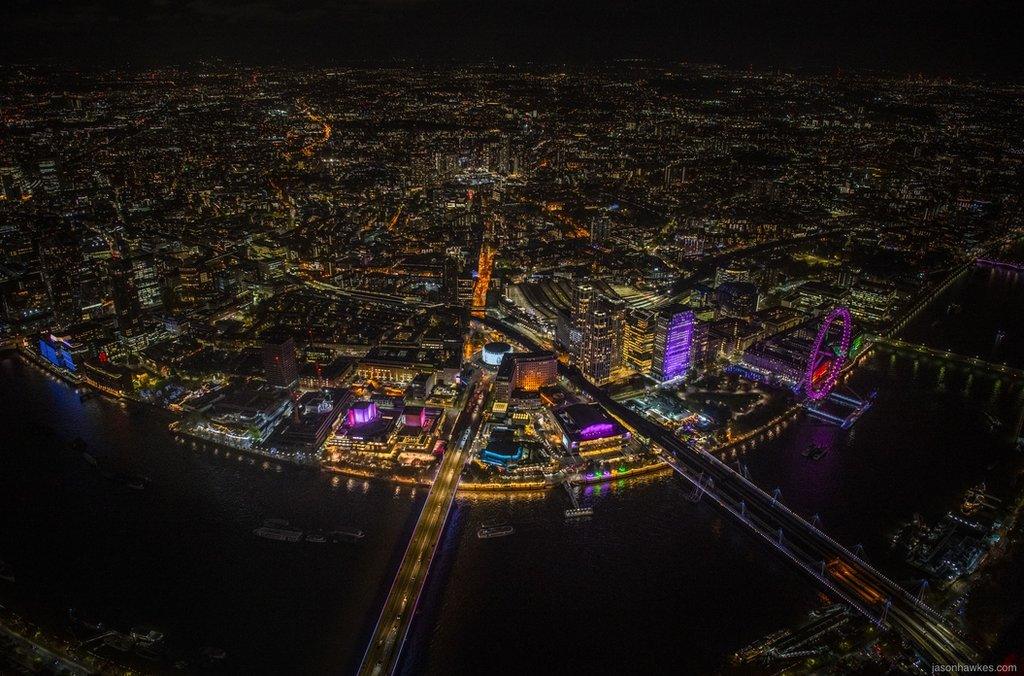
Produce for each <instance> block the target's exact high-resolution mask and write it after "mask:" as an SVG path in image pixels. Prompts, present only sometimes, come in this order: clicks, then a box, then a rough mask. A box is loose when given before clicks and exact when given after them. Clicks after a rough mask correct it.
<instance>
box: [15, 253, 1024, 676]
mask: <svg viewBox="0 0 1024 676" xmlns="http://www.w3.org/2000/svg"><path fill="white" fill-rule="evenodd" d="M1022 318H1024V283H1022V281H1021V276H1020V275H1011V274H1008V273H1004V272H999V271H992V270H984V269H977V270H972V271H970V272H969V273H968V274H967V275H966V276H965V277H964V278H963V279H962V280H960V281H959V282H957V283H956V284H955V285H954V286H953V287H952V288H951V289H950V290H949V291H948V292H947V293H946V294H945V295H944V296H943V297H942V298H940V299H938V300H937V301H936V303H934V304H933V305H932V306H931V307H930V308H929V310H927V311H926V312H924V313H923V314H922V316H921V317H919V318H918V320H917V321H916V322H915V323H914V324H912V325H911V326H910V327H908V329H907V331H906V332H905V333H904V334H903V336H904V337H905V338H906V339H908V340H912V341H919V342H924V343H926V344H929V345H932V346H935V347H941V348H944V349H946V348H948V349H953V350H956V351H958V352H961V353H963V354H970V355H981V356H982V357H984V358H987V359H995V360H996V361H1004V360H1005V361H1008V362H1009V363H1011V364H1013V365H1017V366H1024V363H1021V362H1024V349H1022V345H1024V319H1022ZM999 330H1002V331H1003V332H1004V336H1003V338H1002V339H1001V340H999V341H998V342H997V341H996V331H999ZM850 386H851V387H852V388H853V390H854V391H856V392H857V393H860V394H867V393H868V392H877V396H876V401H875V404H874V406H873V407H872V408H871V409H870V410H869V411H868V412H867V413H866V414H865V415H864V417H863V418H862V419H861V420H860V421H859V422H858V423H857V424H856V425H855V426H854V427H853V428H852V429H851V430H847V431H840V430H838V429H836V428H834V427H829V426H824V425H820V424H816V423H814V422H812V421H801V422H799V423H796V424H794V425H793V426H791V427H789V428H788V429H786V430H785V431H784V432H783V433H782V434H780V435H779V436H778V437H777V438H776V439H772V440H769V441H767V442H765V443H763V444H761V445H759V446H758V447H757V448H755V449H753V450H751V451H748V452H746V454H745V455H743V456H741V458H740V460H741V461H742V462H743V463H745V464H746V465H747V466H748V467H749V470H750V473H751V477H752V478H753V479H754V480H755V481H756V482H757V483H759V484H760V485H761V486H762V487H763V488H765V489H766V490H772V489H774V488H776V487H777V488H779V489H780V490H781V495H782V499H783V501H784V502H786V503H787V504H788V505H789V506H790V507H791V508H793V509H794V510H795V511H797V512H799V513H802V514H805V515H807V516H808V517H810V516H811V515H813V514H818V515H820V517H821V519H822V522H823V524H824V527H825V529H826V530H828V531H829V532H830V533H831V534H832V535H834V536H835V537H837V539H839V540H841V541H842V542H844V543H847V544H849V545H851V546H852V545H855V544H857V543H862V544H863V545H864V547H865V551H866V553H867V556H868V558H869V559H870V560H872V561H874V562H876V563H878V564H880V565H882V566H883V568H885V569H887V570H889V571H890V572H892V573H893V575H894V577H895V578H896V579H907V580H909V579H911V578H912V577H913V575H912V572H911V571H909V570H906V569H904V568H903V566H902V564H901V562H899V561H898V560H893V557H892V556H891V555H890V553H889V550H888V546H887V543H886V536H887V535H888V534H889V533H890V532H891V531H892V529H893V528H894V527H895V526H896V525H897V524H898V523H899V522H901V521H903V520H906V519H907V518H909V517H911V516H912V515H913V514H914V513H920V514H921V515H922V516H923V517H925V518H926V519H927V520H929V521H932V520H934V519H936V518H937V517H939V516H940V515H941V514H942V513H944V512H945V511H946V510H948V509H951V508H953V507H954V506H955V505H956V503H957V501H958V499H959V497H960V496H961V494H962V492H963V490H964V489H966V488H967V487H969V486H971V485H974V484H976V483H978V482H979V481H985V482H986V483H987V485H988V486H989V488H990V489H992V490H993V491H996V492H997V493H1002V494H1006V493H1007V492H1008V491H1010V490H1011V489H1012V488H1013V486H1014V485H1015V482H1016V481H1017V477H1018V472H1019V469H1020V460H1021V454H1020V453H1018V452H1017V451H1016V450H1015V449H1014V448H1013V445H1012V444H1011V443H1010V442H1009V440H1008V439H1009V437H1010V436H1011V433H1012V431H1013V429H1014V428H1015V427H1016V425H1017V424H1018V421H1019V416H1020V412H1021V407H1022V404H1024V399H1022V398H1021V385H1020V384H1011V383H1009V382H1004V383H998V382H997V381H995V380H994V379H992V378H990V377H988V376H985V375H981V374H977V375H974V376H971V375H969V374H968V373H967V372H965V371H963V370H961V369H959V368H958V367H955V366H946V367H943V365H942V364H940V363H936V362H931V361H927V360H923V359H917V360H915V358H913V357H911V356H907V355H903V354H893V353H890V352H887V351H884V350H878V351H876V352H875V353H874V354H872V355H871V356H870V357H869V358H867V359H866V360H865V361H864V363H863V366H862V367H861V368H860V369H859V370H858V371H857V373H856V374H855V376H854V377H853V378H852V379H851V380H850ZM0 418H2V424H3V428H4V430H5V434H4V443H3V448H2V451H0V456H2V458H0V462H2V467H3V470H2V471H0V558H2V559H4V560H5V561H7V562H8V563H9V564H10V565H11V566H12V568H13V570H14V572H15V575H16V578H17V580H16V583H14V584H9V583H5V582H0V603H4V604H5V605H10V606H11V607H13V608H15V609H18V610H20V611H22V612H23V613H24V614H26V615H27V616H29V617H30V618H32V619H33V620H35V621H37V622H38V623H39V624H41V625H43V626H44V627H52V628H55V629H58V630H59V629H61V628H62V627H64V626H66V624H67V621H66V617H67V610H68V609H69V608H71V607H74V608H78V609H82V610H83V611H87V612H88V613H89V614H90V615H92V616H96V617H99V618H101V619H103V620H104V621H106V622H107V623H108V624H112V625H114V626H116V627H117V628H120V629H123V630H127V629H128V628H130V627H132V626H137V625H146V626H152V627H156V628H158V629H160V630H162V631H163V632H164V633H165V634H166V635H167V637H168V642H169V644H170V645H171V646H172V647H173V649H174V652H175V655H176V656H177V657H180V658H182V659H186V660H193V659H194V656H195V655H196V654H198V652H199V650H200V649H201V648H202V647H204V646H216V647H219V648H223V649H224V650H226V651H227V653H228V658H227V660H225V662H224V664H223V669H224V670H225V671H228V672H234V673H344V672H351V671H352V670H354V668H355V667H356V666H357V664H358V662H359V658H360V657H361V655H362V650H363V647H364V644H365V641H366V639H367V637H368V636H369V634H370V632H371V631H372V628H373V624H374V621H375V620H376V614H377V612H378V610H379V606H380V604H381V603H382V601H383V598H384V595H385V593H386V590H387V587H388V585H389V584H390V577H391V575H392V573H393V571H394V569H395V567H396V566H397V563H398V561H399V558H400V556H401V553H402V549H403V547H404V543H405V539H406V538H407V537H408V535H409V533H410V532H411V529H412V526H413V518H414V514H415V509H416V507H417V506H418V505H419V504H420V502H421V501H422V499H423V497H424V495H425V492H424V491H423V489H420V490H419V491H418V492H414V491H412V490H410V489H408V488H402V489H396V488H395V487H394V486H391V485H388V484H384V483H375V482H363V481H361V480H349V479H347V478H344V477H334V476H331V475H328V474H322V473H317V472H314V471H308V470H300V469H294V468H287V467H280V468H278V467H276V466H274V465H272V464H265V463H264V462H263V461H261V460H250V459H249V458H245V457H243V458H239V457H238V456H237V455H233V454H232V455H231V457H225V455H224V452H223V451H220V452H218V453H216V454H215V453H214V452H213V451H212V450H210V449H205V450H204V449H202V448H198V449H193V448H192V447H191V445H190V444H180V443H178V442H176V440H175V439H174V438H173V437H172V436H171V435H170V434H169V433H168V432H167V430H166V425H167V422H168V421H169V420H170V418H169V416H168V415H166V414H164V413H162V412H160V411H156V410H150V409H147V408H142V407H138V408H136V407H130V408H129V407H125V406H124V405H122V404H120V403H116V402H112V401H109V400H106V399H103V398H99V397H91V398H88V399H87V400H86V401H81V400H80V397H79V395H78V393H76V392H75V391H74V390H73V389H72V388H69V387H68V386H66V385H64V384H62V383H60V382H57V381H56V380H53V379H52V378H50V377H49V376H47V375H45V374H43V373H42V372H40V371H38V370H37V369H35V368H34V367H32V366H29V365H26V364H24V363H23V362H21V361H20V360H19V359H17V358H15V357H13V356H7V357H4V358H3V359H2V362H0ZM993 420H995V421H996V422H995V423H993ZM76 436H80V437H82V438H83V439H84V440H85V442H86V444H87V445H88V451H89V453H91V454H92V455H94V456H96V457H97V458H98V459H100V460H102V461H103V464H104V465H105V466H111V467H117V468H118V469H119V470H120V471H124V472H131V473H137V474H144V475H146V476H147V477H149V478H150V479H151V484H150V485H149V486H148V487H147V488H146V489H145V490H142V491H136V490H131V489H129V488H127V487H125V486H123V485H120V484H118V483H116V482H112V481H111V480H109V479H108V478H106V477H104V476H103V473H102V472H100V471H98V470H97V469H96V468H95V467H93V466H91V465H90V464H89V463H88V462H86V460H85V459H84V458H83V456H82V454H81V453H80V452H78V451H74V450H72V449H71V445H70V444H71V441H72V440H73V439H74V438H75V437H76ZM812 441H813V442H815V443H818V444H822V445H826V446H827V447H828V449H829V450H828V452H827V453H826V454H825V456H824V457H822V458H821V459H819V460H811V459H808V458H805V457H804V456H803V454H802V452H803V450H804V449H805V448H806V447H807V445H808V444H809V443H811V442H812ZM689 496H690V490H689V489H688V488H687V486H686V485H684V484H683V483H681V482H679V481H678V480H677V479H675V478H674V477H673V476H669V475H666V476H655V477H648V478H643V479H638V480H635V481H632V482H628V483H627V482H619V483H613V484H607V485H601V486H594V487H590V488H588V489H586V491H585V493H584V495H583V500H584V502H586V503H588V504H591V505H593V506H594V510H595V514H594V517H593V518H592V519H591V520H590V521H587V522H582V523H575V524H567V523H566V522H565V520H564V518H563V517H562V511H563V510H564V509H565V507H567V506H568V502H569V501H568V497H567V496H566V495H565V493H564V492H561V491H553V492H550V493H547V494H541V495H537V496H529V495H516V496H514V497H507V496H491V497H484V496H469V497H460V498H459V499H458V500H457V503H456V507H455V509H454V511H453V518H452V522H451V524H450V525H449V528H448V529H447V531H446V534H445V536H444V540H443V544H442V548H441V550H440V552H439V554H438V557H437V558H436V559H435V562H434V568H432V570H431V574H430V577H429V578H428V580H427V586H426V589H425V592H424V602H423V603H422V604H421V607H420V611H419V613H418V615H417V617H416V619H415V621H414V624H413V628H412V633H411V640H410V642H409V644H408V646H407V649H406V650H407V652H406V654H405V657H404V659H403V662H402V670H403V671H404V672H405V673H423V672H426V673H433V674H446V673H476V672H480V671H483V670H487V671H499V672H500V671H513V670H531V671H533V670H536V669H537V667H538V665H541V664H542V665H543V667H544V670H545V671H558V670H572V671H574V672H576V671H580V670H587V669H601V670H602V671H637V670H656V669H659V668H660V669H664V668H665V667H664V665H668V664H674V665H681V664H684V665H688V666H689V668H690V670H692V671H694V672H698V673H700V672H706V671H709V670H715V669H716V668H718V667H721V666H723V665H724V664H725V661H726V659H727V657H728V655H729V654H730V653H731V652H733V651H735V650H737V649H739V648H741V647H743V645H745V644H746V643H748V642H750V641H752V640H754V639H756V638H757V637H759V636H760V635H763V634H764V633H766V632H769V631H772V630H774V629H777V628H779V627H781V626H784V625H787V624H790V623H792V622H794V621H797V620H798V619H800V618H801V617H802V616H803V615H804V614H805V613H806V612H807V611H808V610H810V609H812V608H814V607H815V606H816V605H817V604H819V603H820V599H819V597H818V594H817V593H816V592H815V590H814V589H813V588H812V587H811V586H810V585H809V584H808V583H807V581H806V580H805V579H804V578H803V577H801V576H800V575H798V574H797V573H795V572H794V571H793V570H792V569H791V568H790V567H789V566H788V565H787V564H786V563H785V562H783V561H782V560H781V559H779V558H778V557H776V555H774V554H773V553H772V552H770V551H769V550H767V549H766V548H764V547H763V546H762V545H760V544H757V543H755V542H754V541H753V540H751V539H750V538H749V536H748V535H747V533H746V532H745V531H743V530H741V529H740V528H738V527H736V526H735V525H733V524H732V523H730V522H729V521H728V520H727V519H726V518H725V517H723V516H722V515H720V514H719V513H717V512H716V511H715V510H714V509H712V508H711V507H710V506H709V505H707V504H704V503H696V504H695V503H694V502H692V501H691V500H690V499H689ZM268 518H282V519H287V520H288V521H290V522H291V523H293V524H294V525H296V526H298V527H301V528H303V529H307V530H308V529H315V528H321V529H325V530H333V529H337V528H359V529H362V530H363V531H365V532H366V537H365V539H364V540H363V541H361V542H358V543H353V544H345V545H312V544H297V545H292V544H287V543H277V542H270V541H265V540H260V539H259V538H256V537H254V536H253V535H252V529H253V528H255V527H256V526H258V525H260V523H262V521H264V520H265V519H268ZM492 520H503V521H508V522H509V523H511V524H513V525H514V526H515V529H516V532H515V533H514V534H513V535H511V536H509V537H504V538H496V539H485V540H481V539H478V538H477V537H476V529H477V527H478V526H479V524H480V523H483V522H487V521H492ZM155 667H156V668H158V669H161V670H165V671H170V670H172V669H173V667H172V666H171V663H170V662H169V661H168V662H165V663H157V664H156V665H155Z"/></svg>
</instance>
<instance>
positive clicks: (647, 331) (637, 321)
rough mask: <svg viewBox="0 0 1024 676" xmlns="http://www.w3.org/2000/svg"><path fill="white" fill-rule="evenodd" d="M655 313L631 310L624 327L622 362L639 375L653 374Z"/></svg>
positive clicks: (627, 314)
mask: <svg viewBox="0 0 1024 676" xmlns="http://www.w3.org/2000/svg"><path fill="white" fill-rule="evenodd" d="M655 325H656V322H655V316H654V313H652V312H649V311H646V310H630V311H628V312H627V313H626V317H625V321H624V322H623V326H622V362H623V364H625V365H626V366H628V367H629V368H631V369H634V370H636V371H637V372H638V373H643V374H649V373H650V372H651V360H652V358H653V355H654V328H655Z"/></svg>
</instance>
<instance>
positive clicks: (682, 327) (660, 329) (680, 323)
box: [651, 307, 696, 381]
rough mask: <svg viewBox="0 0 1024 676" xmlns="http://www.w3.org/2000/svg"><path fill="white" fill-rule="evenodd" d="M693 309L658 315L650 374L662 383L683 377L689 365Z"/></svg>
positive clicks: (671, 311) (672, 309) (680, 309)
mask: <svg viewBox="0 0 1024 676" xmlns="http://www.w3.org/2000/svg"><path fill="white" fill-rule="evenodd" d="M695 323H696V319H695V318H694V315H693V310H686V309H683V308H680V307H674V308H670V309H668V310H666V311H665V312H662V313H661V314H659V315H658V320H657V328H656V329H655V333H654V355H653V359H652V365H651V374H652V375H653V376H654V377H655V378H657V379H658V380H661V381H665V380H671V379H673V378H678V377H680V376H683V375H686V372H687V371H688V370H689V369H690V366H691V364H692V361H693V360H692V357H693V355H692V351H693V334H694V325H695Z"/></svg>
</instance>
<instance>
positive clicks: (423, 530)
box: [359, 378, 490, 676]
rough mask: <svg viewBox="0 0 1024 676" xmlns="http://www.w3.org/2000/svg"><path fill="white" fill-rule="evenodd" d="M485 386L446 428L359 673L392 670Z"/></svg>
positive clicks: (443, 521)
mask: <svg viewBox="0 0 1024 676" xmlns="http://www.w3.org/2000/svg"><path fill="white" fill-rule="evenodd" d="M489 386H490V379H489V378H480V380H479V381H478V382H477V384H476V387H475V388H474V390H473V393H472V394H471V395H470V397H469V399H468V400H467V404H466V406H465V407H464V408H463V409H462V413H461V414H460V415H459V418H458V419H457V420H456V423H455V425H454V426H453V427H452V433H451V440H452V443H451V444H450V445H449V448H448V451H447V452H446V453H445V454H444V457H443V458H442V459H441V464H440V466H439V467H438V468H437V473H436V474H435V475H434V482H433V484H432V485H431V487H430V492H429V493H428V494H427V499H426V500H425V501H424V502H423V506H422V507H421V509H420V515H419V518H418V519H417V520H416V527H415V529H414V530H413V533H412V537H411V538H410V539H409V544H408V546H407V547H406V549H405V555H404V556H403V557H402V563H401V564H400V565H399V567H398V573H397V574H396V575H395V579H394V581H393V582H392V584H391V590H390V591H389V592H388V597H387V600H386V601H385V602H384V607H383V608H382V609H381V613H380V618H379V619H378V620H377V625H376V627H374V630H373V636H372V637H371V638H370V643H369V646H367V648H366V653H365V654H364V655H363V661H362V664H361V666H360V667H359V673H360V674H361V675H364V676H370V675H372V676H378V675H379V674H388V675H390V674H393V673H395V671H396V669H397V668H398V662H399V658H400V657H401V655H402V648H403V647H404V646H405V641H406V638H407V637H408V635H409V627H410V626H411V624H412V619H413V616H414V615H415V614H416V607H417V606H418V604H419V600H420V595H421V594H422V592H423V585H424V582H425V581H426V578H427V573H428V572H429V570H430V564H431V563H432V562H433V560H434V553H435V552H436V551H437V547H438V545H439V544H440V542H441V535H442V534H443V533H444V529H445V524H446V523H447V522H448V515H449V513H450V512H451V508H452V503H453V501H454V499H455V493H456V492H457V491H458V487H459V480H460V477H461V476H462V469H463V467H464V466H465V464H466V462H467V461H468V460H469V458H470V456H471V455H472V451H471V446H472V439H473V436H474V435H475V434H476V431H477V429H478V428H479V424H480V420H481V419H482V417H481V415H480V411H481V409H482V408H483V402H484V399H485V395H486V392H487V389H488V388H489Z"/></svg>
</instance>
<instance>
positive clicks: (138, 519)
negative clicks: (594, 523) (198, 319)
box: [0, 358, 423, 673]
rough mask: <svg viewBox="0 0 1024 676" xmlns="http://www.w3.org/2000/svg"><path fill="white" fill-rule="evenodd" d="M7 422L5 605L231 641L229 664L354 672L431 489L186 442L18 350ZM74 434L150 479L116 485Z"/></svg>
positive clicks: (1, 511) (208, 641) (2, 538)
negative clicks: (314, 533) (342, 536)
mask: <svg viewBox="0 0 1024 676" xmlns="http://www.w3.org/2000/svg"><path fill="white" fill-rule="evenodd" d="M0 418H2V424H3V429H4V430H5V433H4V443H3V445H2V448H0V463H2V464H0V466H2V468H3V470H2V471H0V558H3V559H4V560H5V561H7V562H8V563H9V564H11V566H12V567H13V568H14V570H15V574H16V579H17V583H16V584H15V585H9V584H7V583H0V585H2V586H0V603H4V604H5V605H11V606H13V607H15V608H20V609H22V610H23V611H25V612H26V614H28V615H29V616H30V617H33V618H38V619H39V620H40V621H41V622H42V623H43V624H44V626H54V627H57V628H61V627H63V626H64V625H65V614H66V612H67V609H68V608H70V607H77V608H83V609H86V610H87V611H88V612H89V613H90V614H91V615H94V616H96V617H99V618H101V619H103V620H105V621H106V622H108V623H111V624H114V625H115V626H118V627H119V628H121V629H128V628H130V627H132V626H136V625H140V624H145V625H151V626H154V627H157V628H159V629H161V630H163V631H164V632H165V633H166V635H167V636H168V640H169V641H170V642H171V643H172V644H175V645H176V647H177V648H179V649H180V651H181V652H182V654H184V655H185V656H186V657H188V656H190V655H193V654H194V653H195V652H196V651H197V650H198V649H199V648H201V647H203V646H208V645H213V646H218V647H221V648H224V649H225V650H227V652H228V653H229V660H228V664H227V666H228V667H230V670H231V671H238V672H245V673H294V672H298V673H301V672H302V671H311V672H314V673H318V672H319V673H322V672H328V671H331V672H333V671H335V670H337V669H339V668H340V670H342V671H345V670H347V669H348V665H352V664H354V661H355V662H357V661H358V659H359V657H361V654H362V642H363V641H364V640H365V638H364V636H365V635H368V634H369V631H370V629H372V622H371V624H370V626H367V622H368V618H371V617H374V616H375V613H376V607H377V605H379V603H380V597H381V590H382V589H383V588H384V587H385V581H386V580H387V579H388V577H389V576H390V571H391V570H392V568H393V567H394V566H395V565H396V563H397V556H398V554H399V553H400V551H401V544H402V543H403V541H404V539H405V536H406V534H407V533H408V532H409V531H410V529H411V525H412V524H411V521H410V519H409V516H410V514H411V513H412V511H413V507H414V506H415V505H416V504H417V503H418V502H419V501H421V500H422V497H423V496H422V493H421V494H419V495H417V496H415V497H414V496H412V495H411V494H410V492H409V491H407V490H405V491H399V492H398V493H397V494H396V493H394V492H393V490H392V487H391V486H388V485H383V484H370V483H369V482H363V481H355V482H352V483H349V482H348V481H347V480H345V481H340V482H339V481H337V479H339V477H337V476H328V475H326V474H319V473H317V472H312V471H306V470H297V469H293V468H282V467H281V466H279V465H276V464H273V463H270V464H268V463H266V462H264V461H262V460H255V459H252V458H249V457H247V456H240V455H239V454H238V453H235V452H225V451H224V450H223V449H214V448H211V449H209V450H203V449H202V448H201V447H198V448H196V449H195V450H193V449H192V446H191V444H184V443H176V441H175V439H174V437H172V436H171V435H170V434H169V433H168V432H167V431H166V423H167V421H168V418H167V417H166V416H165V414H164V413H162V412H160V411H157V410H150V409H146V408H137V407H134V406H129V407H122V406H121V405H120V404H118V403H114V402H110V401H107V400H105V399H103V398H100V397H93V398H90V399H88V400H87V401H85V402H82V401H80V399H79V396H78V394H76V393H75V392H74V390H73V389H72V388H69V387H67V386H65V385H64V384H62V383H60V382H58V381H55V380H53V379H51V378H49V377H47V376H45V375H43V374H42V373H41V372H39V371H37V370H35V369H33V368H32V367H30V366H27V365H25V364H23V363H22V362H20V361H18V360H16V359H12V358H4V359H3V360H2V362H0ZM79 436H80V437H82V438H83V439H84V440H85V441H86V443H87V448H88V453H89V454H91V455H93V456H95V457H96V458H97V461H98V462H100V463H104V464H105V463H110V464H111V465H112V466H116V467H118V468H123V470H124V471H129V472H132V473H136V474H142V475H145V476H147V477H149V478H150V479H151V484H150V485H149V486H148V487H147V488H146V489H145V490H141V491H140V490H131V489H128V488H126V487H124V486H121V485H118V484H116V483H114V482H111V481H110V480H109V479H107V478H105V477H104V476H103V474H102V473H101V472H100V471H98V469H97V468H96V467H93V466H92V465H90V464H89V463H88V462H87V461H86V460H85V459H84V458H83V456H82V454H81V453H79V452H76V451H72V450H71V446H70V442H71V440H73V439H74V438H75V437H79ZM101 466H102V465H101ZM268 518H283V519H286V520H288V521H290V522H291V523H292V524H294V525H296V526H297V527H299V528H302V529H304V530H313V529H323V530H333V529H337V528H340V527H352V528H359V529H362V530H363V531H365V532H366V533H367V536H366V538H365V539H364V540H363V541H362V542H360V543H358V544H355V545H351V546H341V545H338V546H330V545H327V546H318V545H312V544H310V545H305V544H296V545H292V544H287V543H278V542H271V541H267V540H260V539H259V538H256V537H254V536H253V535H252V529H253V528H255V527H256V526H258V525H260V524H261V523H262V522H263V521H264V520H265V519H268ZM338 665H341V666H340V667H339V666H338ZM328 667H330V669H328Z"/></svg>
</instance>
